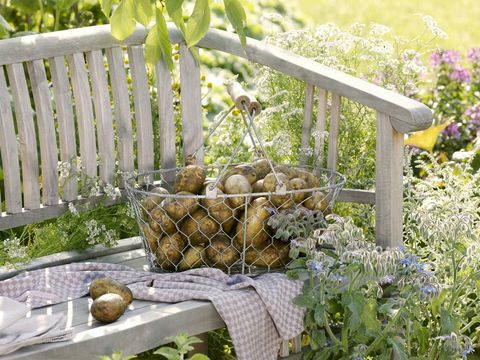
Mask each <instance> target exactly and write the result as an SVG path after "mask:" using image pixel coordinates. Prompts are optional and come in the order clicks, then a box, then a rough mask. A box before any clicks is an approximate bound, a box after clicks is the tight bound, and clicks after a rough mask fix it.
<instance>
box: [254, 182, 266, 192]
mask: <svg viewBox="0 0 480 360" xmlns="http://www.w3.org/2000/svg"><path fill="white" fill-rule="evenodd" d="M264 182H265V179H260V180H258V181H255V182H254V183H253V185H252V192H254V193H263V192H266V191H265V187H264V186H263V183H264Z"/></svg>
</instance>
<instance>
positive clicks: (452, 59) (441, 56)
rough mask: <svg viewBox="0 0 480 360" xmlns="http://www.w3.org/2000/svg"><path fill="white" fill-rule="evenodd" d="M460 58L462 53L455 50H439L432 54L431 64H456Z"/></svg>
mask: <svg viewBox="0 0 480 360" xmlns="http://www.w3.org/2000/svg"><path fill="white" fill-rule="evenodd" d="M458 60H460V53H459V52H458V51H455V50H439V51H436V52H434V53H433V54H432V55H430V65H432V66H433V67H437V66H439V65H440V64H449V65H456V64H457V62H458Z"/></svg>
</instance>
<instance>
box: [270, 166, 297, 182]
mask: <svg viewBox="0 0 480 360" xmlns="http://www.w3.org/2000/svg"><path fill="white" fill-rule="evenodd" d="M274 170H275V172H276V173H279V172H281V173H283V174H285V175H287V176H288V178H289V179H293V178H296V177H298V176H297V170H296V169H295V168H293V167H291V166H289V165H277V166H275V167H274Z"/></svg>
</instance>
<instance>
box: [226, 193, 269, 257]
mask: <svg viewBox="0 0 480 360" xmlns="http://www.w3.org/2000/svg"><path fill="white" fill-rule="evenodd" d="M271 207H272V204H271V203H270V202H269V201H268V200H267V198H265V197H259V198H257V199H255V200H254V201H252V203H251V204H250V205H249V207H248V209H247V223H246V225H245V226H246V228H245V239H244V231H243V226H244V222H245V215H242V216H241V218H240V221H239V222H238V223H237V229H236V235H235V238H234V243H235V246H236V248H237V249H243V242H244V241H245V246H246V247H248V246H254V247H255V248H261V247H263V246H265V244H266V243H267V241H268V239H270V238H271V236H270V228H269V227H268V225H267V220H268V218H269V217H270V215H271V213H270V211H269V208H271Z"/></svg>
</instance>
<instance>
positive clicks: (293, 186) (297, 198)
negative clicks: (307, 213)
mask: <svg viewBox="0 0 480 360" xmlns="http://www.w3.org/2000/svg"><path fill="white" fill-rule="evenodd" d="M288 188H290V190H305V189H308V185H307V182H306V181H305V180H303V179H301V178H293V179H291V180H289V181H288ZM307 195H308V192H297V193H293V194H292V200H293V201H294V202H295V203H297V204H300V203H301V202H302V201H303V200H305V198H306V197H307Z"/></svg>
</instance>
